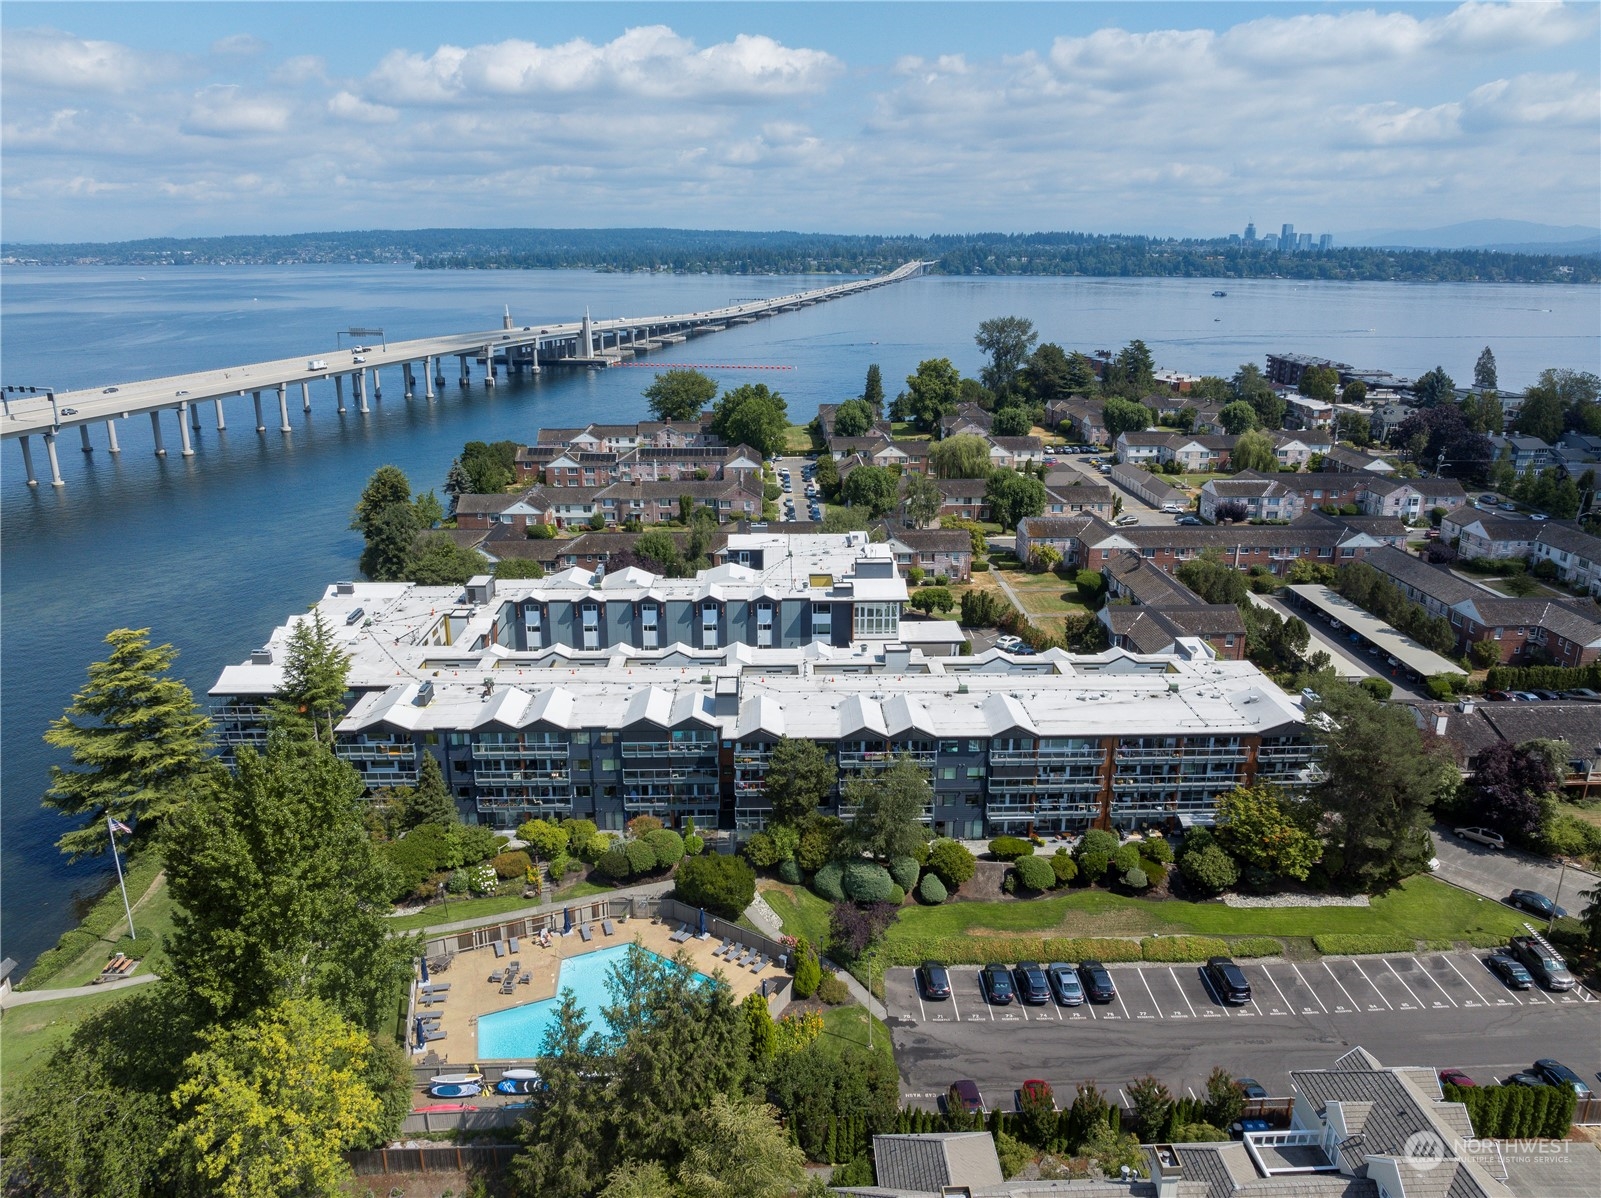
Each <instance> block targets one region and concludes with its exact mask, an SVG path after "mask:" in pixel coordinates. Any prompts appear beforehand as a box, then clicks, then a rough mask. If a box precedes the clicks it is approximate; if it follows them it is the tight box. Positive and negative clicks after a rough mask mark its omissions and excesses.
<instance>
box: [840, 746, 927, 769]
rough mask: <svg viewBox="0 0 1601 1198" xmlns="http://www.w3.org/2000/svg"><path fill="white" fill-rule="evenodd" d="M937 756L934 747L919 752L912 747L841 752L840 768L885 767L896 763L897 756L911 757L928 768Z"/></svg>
mask: <svg viewBox="0 0 1601 1198" xmlns="http://www.w3.org/2000/svg"><path fill="white" fill-rule="evenodd" d="M937 756H938V753H936V752H935V751H934V750H933V749H929V750H927V751H917V752H913V751H912V750H910V749H897V750H894V751H893V752H887V753H886V752H878V751H869V752H865V753H846V752H842V753H840V754H839V768H840V769H842V770H862V769H884V768H886V767H888V766H891V765H894V764H895V762H896V759H897V758H901V757H910V758H911V759H912V762H913V764H915V765H920V766H922V767H924V768H925V769H928V768H931V767H932V766H933V765H934V759H935V758H936V757H937Z"/></svg>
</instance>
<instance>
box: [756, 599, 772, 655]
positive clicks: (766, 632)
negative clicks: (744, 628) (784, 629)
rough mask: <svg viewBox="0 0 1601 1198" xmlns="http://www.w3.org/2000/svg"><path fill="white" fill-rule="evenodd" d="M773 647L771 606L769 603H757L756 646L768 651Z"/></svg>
mask: <svg viewBox="0 0 1601 1198" xmlns="http://www.w3.org/2000/svg"><path fill="white" fill-rule="evenodd" d="M772 645H773V605H772V604H771V603H758V604H757V605H756V646H757V648H760V649H770V648H772Z"/></svg>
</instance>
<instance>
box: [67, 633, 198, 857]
mask: <svg viewBox="0 0 1601 1198" xmlns="http://www.w3.org/2000/svg"><path fill="white" fill-rule="evenodd" d="M106 643H107V644H108V645H110V646H111V655H110V656H109V657H107V658H106V659H105V660H104V661H97V662H95V663H93V664H92V665H90V667H89V684H88V685H87V686H85V687H84V688H83V690H81V691H79V692H78V693H77V694H75V695H74V696H73V697H72V702H71V704H70V705H68V707H67V709H66V711H65V712H64V713H63V714H61V715H60V716H58V717H57V718H56V719H55V720H54V721H52V722H51V724H50V728H49V730H48V731H47V732H46V733H45V734H44V738H45V741H46V742H47V743H49V744H50V745H52V746H54V747H55V748H57V749H65V750H66V751H67V752H68V753H70V754H71V755H72V759H73V765H72V766H70V767H64V766H59V765H53V766H51V767H50V789H49V790H47V791H45V794H44V802H45V804H46V805H47V806H50V807H55V808H56V809H58V810H59V811H61V812H63V813H64V814H66V815H68V816H70V817H72V818H74V819H76V820H77V821H78V823H79V826H78V827H77V828H76V829H74V830H73V831H71V832H68V833H66V834H65V835H63V836H62V837H61V839H60V840H58V841H56V847H58V848H59V849H60V850H61V851H62V852H63V853H66V854H67V855H68V856H69V857H70V858H71V859H72V860H74V861H76V860H78V859H79V858H82V857H87V856H90V855H92V854H95V853H101V852H104V851H105V849H106V839H107V831H106V817H107V816H108V815H109V816H111V817H112V818H113V819H116V820H120V821H121V822H122V823H125V824H130V825H133V824H137V823H139V822H140V821H141V820H146V821H154V820H158V819H160V818H161V817H162V816H164V815H166V814H167V813H169V812H170V811H172V810H173V808H174V807H175V806H176V804H177V802H178V801H179V799H180V798H181V795H182V791H183V790H184V789H185V787H186V785H187V784H188V783H189V782H190V781H192V780H193V779H194V778H195V776H196V775H197V774H198V773H200V771H201V769H202V766H203V762H204V759H205V755H206V751H207V750H208V749H209V748H210V745H211V721H210V720H209V719H208V718H207V717H206V716H205V714H204V713H203V712H201V710H200V708H199V706H198V705H197V704H196V703H195V698H194V695H192V694H191V693H190V691H189V688H188V687H187V686H185V685H184V684H183V683H182V682H180V681H178V680H177V679H175V678H168V677H167V676H166V675H167V671H168V670H169V669H170V668H171V667H172V663H173V661H174V660H175V659H176V658H177V656H178V651H177V650H176V649H174V648H173V647H172V646H171V645H158V646H156V647H155V648H151V646H150V629H148V628H116V629H113V630H112V631H111V632H109V633H107V634H106ZM149 830H151V829H150V828H149V827H147V829H146V831H149Z"/></svg>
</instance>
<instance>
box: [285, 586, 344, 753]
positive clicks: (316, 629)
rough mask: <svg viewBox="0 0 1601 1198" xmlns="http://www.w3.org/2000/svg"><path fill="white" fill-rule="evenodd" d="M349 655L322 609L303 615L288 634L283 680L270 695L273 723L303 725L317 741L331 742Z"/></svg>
mask: <svg viewBox="0 0 1601 1198" xmlns="http://www.w3.org/2000/svg"><path fill="white" fill-rule="evenodd" d="M349 673H350V654H348V653H346V652H345V651H344V650H343V649H341V648H340V647H339V644H338V642H337V641H335V640H334V635H333V630H332V629H331V628H329V627H328V625H327V624H326V623H325V622H324V621H323V618H322V612H321V611H316V612H313V613H312V614H311V616H310V617H305V616H302V617H301V618H300V619H299V620H297V621H296V622H295V627H294V629H293V631H291V632H290V634H289V645H288V648H287V649H286V650H285V652H284V673H283V681H282V682H280V683H279V684H278V690H277V693H276V694H274V695H273V701H272V714H273V720H274V722H278V723H284V722H287V723H290V724H296V725H300V726H302V727H304V728H305V729H306V730H307V731H308V733H309V734H310V735H311V736H313V737H314V738H315V739H317V740H321V741H326V742H327V743H328V744H332V743H333V739H334V725H335V724H337V723H338V722H339V718H340V716H342V715H343V714H344V710H345V691H346V678H347V677H348V676H349Z"/></svg>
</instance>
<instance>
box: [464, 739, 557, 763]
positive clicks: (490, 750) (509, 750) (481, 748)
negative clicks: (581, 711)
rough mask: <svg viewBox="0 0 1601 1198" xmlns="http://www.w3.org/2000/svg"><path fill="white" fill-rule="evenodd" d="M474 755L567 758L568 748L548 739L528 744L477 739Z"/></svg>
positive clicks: (489, 758) (486, 758)
mask: <svg viewBox="0 0 1601 1198" xmlns="http://www.w3.org/2000/svg"><path fill="white" fill-rule="evenodd" d="M472 750H473V756H474V757H476V758H477V759H478V760H479V761H504V760H505V759H506V758H508V757H550V758H559V759H561V760H563V761H565V760H566V759H567V755H568V748H567V745H566V744H565V743H551V742H548V741H529V742H528V743H526V744H513V743H510V742H508V741H493V740H486V741H477V742H475V743H474V744H473V747H472Z"/></svg>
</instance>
